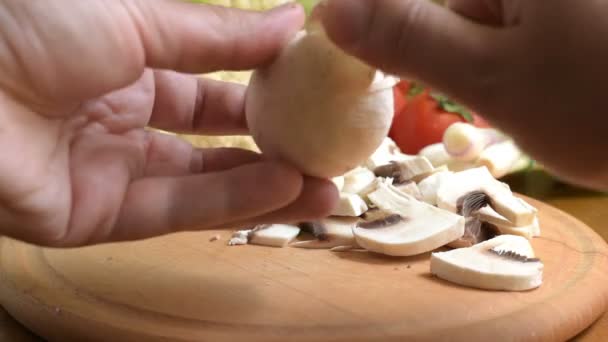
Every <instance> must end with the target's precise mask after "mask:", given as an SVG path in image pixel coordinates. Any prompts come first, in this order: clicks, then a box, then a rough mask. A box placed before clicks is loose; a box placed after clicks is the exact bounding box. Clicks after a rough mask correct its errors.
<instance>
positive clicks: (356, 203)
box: [331, 192, 368, 216]
mask: <svg viewBox="0 0 608 342" xmlns="http://www.w3.org/2000/svg"><path fill="white" fill-rule="evenodd" d="M367 209H368V207H367V204H366V203H365V201H364V200H363V198H361V196H359V195H357V194H348V193H345V192H341V193H340V200H339V202H338V205H337V206H336V208H334V210H333V212H332V213H331V215H332V216H361V214H363V213H364V212H366V211H367Z"/></svg>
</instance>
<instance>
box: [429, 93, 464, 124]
mask: <svg viewBox="0 0 608 342" xmlns="http://www.w3.org/2000/svg"><path fill="white" fill-rule="evenodd" d="M431 98H433V99H434V100H435V101H437V103H438V104H439V108H441V109H443V110H445V111H446V112H448V113H455V114H458V115H460V116H461V117H462V118H463V119H464V120H465V121H466V122H471V123H472V122H473V120H474V119H473V114H471V112H470V111H469V110H468V109H467V108H466V107H465V106H463V105H461V104H459V103H456V102H454V101H452V100H450V99H449V98H448V97H447V96H445V95H442V94H438V93H433V94H431Z"/></svg>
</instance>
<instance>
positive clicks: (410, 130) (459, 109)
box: [389, 81, 490, 154]
mask: <svg viewBox="0 0 608 342" xmlns="http://www.w3.org/2000/svg"><path fill="white" fill-rule="evenodd" d="M396 89H398V90H400V91H401V92H402V93H403V94H404V95H405V105H401V106H400V107H399V108H395V109H396V112H395V116H394V119H393V125H392V126H391V131H390V133H389V136H390V137H391V138H392V139H393V140H394V141H395V143H397V146H399V148H400V149H401V150H402V151H403V152H404V153H407V154H417V153H418V152H420V150H421V149H422V148H424V147H426V146H429V145H432V144H435V143H439V142H441V141H442V140H443V134H444V132H445V130H446V129H447V128H448V127H449V126H450V125H452V124H453V123H455V122H468V123H471V124H473V125H475V126H477V127H489V126H490V125H489V124H488V122H486V121H485V120H484V119H483V118H482V117H481V116H479V115H477V114H476V113H473V112H472V111H470V110H468V109H467V108H466V107H464V106H462V105H460V104H458V103H455V102H453V101H452V100H450V99H449V98H448V97H446V96H444V95H441V94H437V93H435V92H433V91H432V90H431V89H428V88H425V87H422V86H420V85H417V84H409V83H407V81H404V82H402V83H400V84H399V85H398V86H397V87H396Z"/></svg>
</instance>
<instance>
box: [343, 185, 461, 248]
mask: <svg viewBox="0 0 608 342" xmlns="http://www.w3.org/2000/svg"><path fill="white" fill-rule="evenodd" d="M368 197H369V199H370V201H372V202H373V203H374V204H375V206H376V207H377V208H378V209H379V210H380V211H381V212H383V213H385V215H384V216H383V217H375V220H373V221H366V222H359V223H357V225H356V226H355V228H354V229H353V233H354V235H355V240H356V241H357V244H358V245H359V246H361V247H363V248H365V249H367V250H369V251H372V252H377V253H382V254H387V255H393V256H409V255H416V254H421V253H425V252H428V251H431V250H434V249H436V248H438V247H441V246H444V245H446V244H448V243H450V242H452V241H454V240H456V239H458V238H460V237H461V236H462V235H463V233H464V221H465V219H464V217H462V216H460V215H457V214H454V213H451V212H449V211H446V210H443V209H439V208H437V207H434V206H432V205H429V204H427V203H424V202H421V201H418V200H416V199H415V198H414V197H412V196H410V195H408V194H405V193H401V192H399V191H398V190H396V189H395V188H394V187H393V186H391V185H386V184H380V185H379V187H378V189H377V190H376V191H374V192H372V193H371V194H369V195H368ZM378 214H379V213H378Z"/></svg>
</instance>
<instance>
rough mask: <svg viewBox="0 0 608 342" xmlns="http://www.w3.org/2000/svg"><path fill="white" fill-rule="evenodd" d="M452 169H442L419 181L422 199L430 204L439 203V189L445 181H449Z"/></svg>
mask: <svg viewBox="0 0 608 342" xmlns="http://www.w3.org/2000/svg"><path fill="white" fill-rule="evenodd" d="M451 175H452V172H451V171H441V172H437V173H434V174H432V175H430V176H428V177H426V178H425V179H423V180H422V181H420V183H418V189H419V190H420V194H421V196H422V200H423V201H425V202H426V203H428V204H430V205H437V189H439V187H440V186H441V184H442V183H443V182H447V181H449V177H450V176H451Z"/></svg>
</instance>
